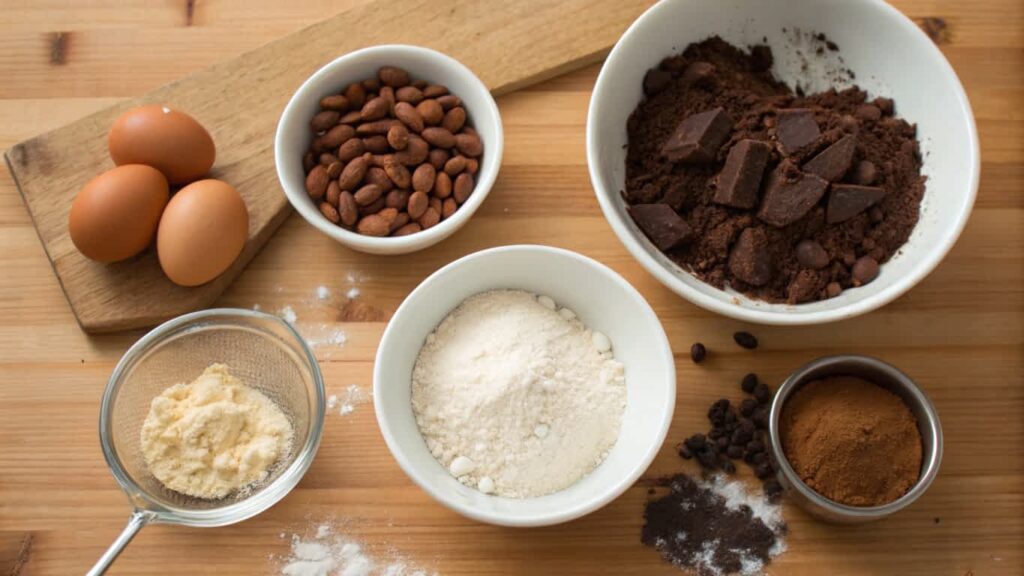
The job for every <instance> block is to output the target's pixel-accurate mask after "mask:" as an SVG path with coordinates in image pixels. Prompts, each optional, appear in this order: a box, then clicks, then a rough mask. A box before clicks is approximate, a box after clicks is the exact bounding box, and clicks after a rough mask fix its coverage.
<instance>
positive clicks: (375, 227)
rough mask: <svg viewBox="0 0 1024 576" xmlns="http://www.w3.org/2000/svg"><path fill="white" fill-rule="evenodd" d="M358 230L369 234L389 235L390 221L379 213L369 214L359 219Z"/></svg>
mask: <svg viewBox="0 0 1024 576" xmlns="http://www.w3.org/2000/svg"><path fill="white" fill-rule="evenodd" d="M356 232H359V233H360V234H365V235H367V236H387V235H388V232H389V230H388V223H387V222H385V221H384V219H383V218H381V217H380V216H379V215H377V214H369V215H367V216H363V217H362V218H360V219H359V223H358V224H356Z"/></svg>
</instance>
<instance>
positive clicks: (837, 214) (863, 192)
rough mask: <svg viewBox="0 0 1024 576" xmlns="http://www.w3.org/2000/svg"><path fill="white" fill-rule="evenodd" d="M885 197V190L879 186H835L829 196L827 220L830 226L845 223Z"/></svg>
mask: <svg viewBox="0 0 1024 576" xmlns="http://www.w3.org/2000/svg"><path fill="white" fill-rule="evenodd" d="M884 196H885V190H884V189H882V188H879V187H877V186H858V185H856V184H835V185H833V186H832V192H831V193H830V194H829V196H828V210H827V211H826V216H825V220H826V221H827V222H828V223H829V224H836V223H838V222H845V221H847V220H849V219H850V218H853V217H854V216H856V215H857V214H860V213H861V212H863V211H865V210H867V209H868V208H870V207H871V206H872V205H874V204H875V203H877V202H878V201H879V200H881V199H882V198H883V197H884Z"/></svg>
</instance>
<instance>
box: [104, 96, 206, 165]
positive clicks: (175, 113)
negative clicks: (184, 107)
mask: <svg viewBox="0 0 1024 576" xmlns="http://www.w3.org/2000/svg"><path fill="white" fill-rule="evenodd" d="M107 145H108V148H109V149H110V158H111V159H112V160H113V161H114V164H117V165H118V166H121V165H123V164H146V165H148V166H152V167H154V168H156V169H157V170H159V171H160V172H163V174H164V176H166V177H167V180H168V181H169V182H170V183H171V184H187V183H189V182H192V181H193V180H198V179H199V178H202V177H203V175H204V174H206V173H207V172H209V171H210V168H211V167H212V166H213V162H214V159H215V157H216V150H215V148H214V145H213V138H211V137H210V133H209V132H207V131H206V128H203V126H202V124H200V123H199V122H197V121H196V120H195V119H194V118H192V117H191V116H189V115H188V114H186V113H184V112H181V111H180V110H175V109H173V108H170V107H169V106H166V105H163V104H149V105H146V106H139V107H138V108H132V109H130V110H127V111H125V112H124V113H123V114H121V115H120V116H118V117H117V120H115V121H114V124H113V126H111V127H110V133H109V134H108V136H107Z"/></svg>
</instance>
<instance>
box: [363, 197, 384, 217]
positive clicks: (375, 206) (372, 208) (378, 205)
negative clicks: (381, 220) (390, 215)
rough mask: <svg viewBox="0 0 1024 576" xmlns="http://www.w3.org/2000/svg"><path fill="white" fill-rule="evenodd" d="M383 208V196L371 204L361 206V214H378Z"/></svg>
mask: <svg viewBox="0 0 1024 576" xmlns="http://www.w3.org/2000/svg"><path fill="white" fill-rule="evenodd" d="M383 209H384V198H383V197H381V198H377V200H376V201H374V202H373V203H371V204H367V205H366V206H360V207H359V215H360V216H366V215H367V214H376V213H377V212H380V211H381V210H383Z"/></svg>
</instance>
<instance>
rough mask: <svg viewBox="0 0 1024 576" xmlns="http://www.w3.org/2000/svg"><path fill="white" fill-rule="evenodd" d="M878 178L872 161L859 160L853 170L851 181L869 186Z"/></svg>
mask: <svg viewBox="0 0 1024 576" xmlns="http://www.w3.org/2000/svg"><path fill="white" fill-rule="evenodd" d="M876 180H878V168H877V167H876V166H875V164H874V162H871V161H869V160H861V161H860V162H858V163H857V167H856V168H855V169H854V170H853V183H854V184H860V185H861V186H870V185H872V184H874V183H875V181H876Z"/></svg>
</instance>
